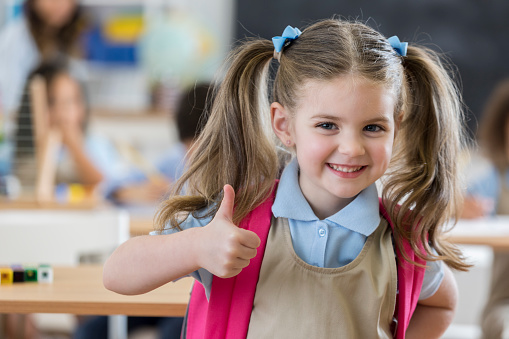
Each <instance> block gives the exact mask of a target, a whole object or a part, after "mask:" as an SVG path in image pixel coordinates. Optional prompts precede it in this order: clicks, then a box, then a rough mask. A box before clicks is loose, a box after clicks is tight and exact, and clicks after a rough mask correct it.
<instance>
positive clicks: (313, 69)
mask: <svg viewBox="0 0 509 339" xmlns="http://www.w3.org/2000/svg"><path fill="white" fill-rule="evenodd" d="M273 52H274V46H273V45H272V43H271V41H269V40H264V39H253V40H248V41H246V42H245V43H243V44H242V45H241V46H239V47H237V48H236V49H235V50H234V51H232V53H231V55H230V57H229V59H228V62H229V64H230V67H229V69H228V71H227V73H226V75H225V78H224V80H223V82H222V84H221V85H220V87H219V89H218V92H217V94H216V96H215V101H214V105H213V107H212V109H211V112H210V118H209V120H208V123H207V125H206V126H205V128H204V130H203V132H202V134H201V135H200V137H199V139H198V140H197V143H196V144H195V146H194V149H193V152H192V156H191V158H190V161H189V168H188V170H187V171H186V172H185V174H184V175H183V176H182V177H181V178H180V180H178V182H177V183H176V185H175V187H174V189H173V194H172V195H171V196H170V198H169V199H168V200H167V201H166V202H165V203H164V205H163V206H162V207H161V209H160V211H159V213H158V215H157V223H158V226H159V229H160V230H162V229H163V228H165V226H166V224H167V223H168V222H169V223H170V227H177V228H179V222H181V220H182V219H181V218H179V217H181V213H182V212H185V213H193V212H196V211H198V210H200V209H202V208H205V207H210V213H209V214H208V216H210V215H213V214H215V212H216V211H217V208H218V207H219V202H220V201H221V190H222V188H223V186H224V185H225V184H231V185H232V186H233V188H234V190H235V192H236V196H235V213H234V220H233V221H234V223H238V222H239V221H240V220H242V219H243V218H244V217H245V216H246V215H247V214H248V213H249V212H250V211H251V210H253V209H254V208H255V207H256V206H258V205H259V204H260V203H261V202H263V201H264V199H266V197H267V196H268V194H269V193H270V191H271V189H272V187H273V184H274V179H276V177H277V175H278V170H279V165H278V154H277V151H276V150H277V149H278V148H277V147H276V146H277V142H276V140H275V137H274V133H273V132H272V130H271V128H270V114H269V106H270V102H269V96H268V91H267V88H268V79H267V78H268V77H267V75H268V71H267V69H268V66H269V62H270V60H271V59H272V57H273ZM346 74H351V75H355V76H360V77H363V78H366V79H369V80H371V81H373V82H374V83H377V84H380V85H383V86H387V88H389V89H391V90H392V91H393V93H394V95H395V97H396V98H397V104H396V107H395V112H394V114H395V120H396V121H401V124H400V128H399V132H398V135H397V137H396V141H395V146H394V147H395V149H394V156H393V159H392V160H391V166H390V167H389V170H388V172H387V175H385V176H384V191H383V201H384V204H385V205H386V207H387V211H388V213H389V215H390V218H391V220H392V221H393V223H394V226H395V229H394V234H395V237H394V238H395V241H396V244H397V246H398V247H399V248H400V249H402V247H401V246H402V240H403V239H406V240H408V241H409V242H410V244H411V246H412V248H413V249H414V251H415V252H416V254H417V255H418V256H419V257H421V258H423V259H427V260H445V262H446V263H447V264H449V265H450V266H452V267H454V268H457V269H466V268H467V267H468V265H466V264H465V263H464V262H463V259H462V257H461V253H460V252H459V251H458V250H457V249H456V248H455V247H454V246H453V245H452V244H450V243H448V242H446V241H445V240H443V239H442V238H441V237H440V233H441V228H440V226H441V225H443V224H445V223H446V222H447V221H448V220H449V219H450V218H451V217H452V216H453V215H454V212H455V207H456V203H457V202H458V200H457V199H458V198H459V197H460V194H459V182H458V169H457V166H456V158H457V155H458V152H459V149H460V146H461V142H462V130H461V128H462V126H461V121H462V110H461V101H460V96H459V94H458V90H457V88H456V86H455V84H454V82H453V81H452V80H451V78H450V77H449V76H448V73H447V70H446V69H445V67H444V66H443V64H442V63H441V61H440V59H439V57H438V56H437V54H436V53H434V52H433V51H431V50H430V49H427V48H423V47H417V46H415V45H410V46H409V47H408V52H407V56H406V57H404V58H402V57H400V56H399V55H398V54H397V53H396V52H395V51H394V49H393V48H392V47H391V45H390V44H389V42H388V41H387V39H386V38H385V37H384V36H382V35H381V34H380V33H378V32H377V31H375V30H373V29H372V28H370V27H368V26H366V25H364V24H362V23H359V22H349V21H343V20H339V19H328V20H323V21H319V22H317V23H315V24H313V25H311V26H309V27H307V28H306V29H305V30H303V32H302V35H301V36H300V37H299V38H298V39H296V40H294V41H293V42H291V43H290V44H289V45H288V46H286V47H285V48H284V50H283V52H282V54H281V59H280V66H279V69H278V70H277V73H276V76H275V79H274V83H273V93H272V95H273V100H274V101H276V102H279V103H280V104H281V105H283V106H285V107H288V108H290V109H292V108H294V107H295V106H296V105H297V104H298V103H297V102H296V98H298V97H299V95H298V94H299V91H300V90H301V88H302V87H303V84H304V83H305V82H306V81H308V80H319V81H329V80H331V79H334V78H336V77H338V76H341V75H346ZM184 188H185V189H186V193H187V194H188V195H187V196H180V195H179V193H180V192H182V191H183V190H184ZM214 204H215V205H214ZM398 204H401V207H399V206H398ZM411 209H412V210H413V213H407V212H408V211H410V210H411ZM430 245H431V246H433V247H434V248H435V249H436V252H437V255H434V254H433V253H432V251H431V248H430ZM422 248H424V249H425V253H423V251H422ZM402 253H404V251H402ZM406 259H407V260H409V258H406Z"/></svg>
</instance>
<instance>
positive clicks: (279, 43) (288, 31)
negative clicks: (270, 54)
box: [272, 26, 302, 53]
mask: <svg viewBox="0 0 509 339" xmlns="http://www.w3.org/2000/svg"><path fill="white" fill-rule="evenodd" d="M301 34H302V32H301V31H300V29H298V28H297V27H295V28H293V27H292V26H286V28H285V30H284V32H283V34H282V35H281V36H275V37H273V38H272V43H273V44H274V48H275V49H276V53H279V52H281V50H282V49H283V46H284V44H285V42H286V40H287V39H288V40H295V39H297V38H298V37H299V35H301Z"/></svg>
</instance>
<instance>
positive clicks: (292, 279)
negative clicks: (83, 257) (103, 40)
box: [104, 19, 466, 338]
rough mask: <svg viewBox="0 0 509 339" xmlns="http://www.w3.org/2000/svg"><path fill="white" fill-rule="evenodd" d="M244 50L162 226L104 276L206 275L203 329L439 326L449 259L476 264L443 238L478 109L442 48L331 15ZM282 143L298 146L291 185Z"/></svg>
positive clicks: (196, 307) (452, 292)
mask: <svg viewBox="0 0 509 339" xmlns="http://www.w3.org/2000/svg"><path fill="white" fill-rule="evenodd" d="M272 58H275V59H276V60H277V65H278V66H279V68H278V70H277V72H276V73H275V79H274V80H273V83H271V84H272V88H273V93H272V97H271V99H270V101H269V96H268V94H267V90H266V89H267V88H268V87H269V86H268V84H269V81H268V79H267V78H268V75H269V74H270V72H268V68H269V64H270V61H271V59H272ZM230 62H231V65H230V67H229V70H228V72H227V73H226V76H225V79H224V80H223V82H222V84H221V86H220V88H219V90H218V93H217V94H216V97H215V101H214V106H213V107H212V110H211V115H210V117H209V120H208V122H207V124H206V126H205V128H204V131H203V133H202V134H201V136H200V137H199V139H198V141H197V144H196V146H195V149H194V151H193V154H192V157H191V159H190V165H189V169H188V170H187V171H186V173H184V175H183V176H182V178H181V179H180V180H179V181H178V182H177V186H176V188H175V191H174V195H173V196H171V197H170V198H169V199H168V201H166V203H165V205H164V206H163V207H162V209H161V211H160V214H159V217H158V220H159V223H160V225H159V231H158V232H157V233H158V234H161V235H160V236H146V237H137V238H133V239H131V240H129V241H128V242H126V243H124V244H123V245H122V246H120V247H119V248H118V249H117V250H116V251H115V252H114V253H113V255H112V256H111V257H110V258H109V260H108V261H107V263H106V264H105V267H104V283H105V286H106V287H107V288H108V289H111V290H113V291H116V292H118V293H123V294H137V293H144V292H147V291H150V290H152V289H154V288H156V287H158V286H160V285H162V284H165V283H167V282H169V281H173V280H176V279H178V278H180V277H183V276H185V275H192V276H193V277H195V278H196V280H198V281H199V282H200V283H201V284H198V283H195V286H194V288H193V292H192V296H191V300H190V305H189V309H188V318H187V327H186V328H185V329H184V333H183V335H184V337H187V338H198V337H200V338H225V337H227V338H245V337H248V338H268V337H270V338H375V337H382V338H388V337H393V336H395V337H397V338H403V337H404V336H405V333H406V335H407V336H408V337H409V338H438V337H440V335H441V334H442V333H443V332H444V331H445V329H446V328H447V326H448V325H449V323H450V322H451V321H452V316H453V313H454V307H455V304H456V297H457V291H456V287H455V283H454V279H453V277H452V275H451V272H450V270H449V269H448V268H447V266H445V265H442V264H440V262H441V261H444V262H445V263H446V264H448V265H449V266H451V267H453V268H456V269H465V268H466V265H465V264H464V263H463V262H462V258H461V255H460V253H459V252H458V251H457V250H456V249H455V248H454V247H453V246H452V245H451V244H449V243H447V242H445V241H444V240H443V239H442V238H441V237H440V234H441V228H440V225H442V224H444V223H445V222H446V221H448V219H449V218H450V217H451V216H452V215H453V214H454V213H453V212H454V211H455V202H456V197H457V193H458V192H459V190H458V186H459V185H458V179H457V168H456V165H455V163H456V156H457V152H458V150H459V148H460V142H461V124H460V120H461V119H460V117H461V109H460V100H459V97H458V92H457V89H456V87H455V85H454V84H453V82H452V81H451V79H450V78H449V77H448V75H447V72H446V70H445V69H444V67H443V66H442V64H441V62H440V60H439V58H438V57H437V56H436V55H435V54H434V53H433V52H432V51H430V50H428V49H426V48H422V47H417V46H413V45H410V46H408V50H407V45H406V43H400V42H399V39H397V38H396V37H393V38H391V39H390V40H388V39H386V38H385V37H384V36H382V35H381V34H380V33H378V32H376V31H374V30H373V29H371V28H369V27H367V26H365V25H364V24H361V23H357V22H347V21H342V20H334V19H331V20H323V21H320V22H318V23H316V24H313V25H311V26H309V27H308V28H306V29H305V30H304V31H303V32H302V33H301V32H300V31H299V30H298V29H294V28H292V27H290V26H289V27H287V29H286V30H285V31H284V33H283V35H282V37H274V38H273V42H271V41H267V40H263V39H255V40H251V41H248V42H246V43H245V44H243V45H241V46H240V47H238V48H237V49H236V50H235V51H234V52H233V53H232V57H231V59H230ZM271 102H272V103H271ZM271 130H272V131H273V132H274V133H275V135H276V136H277V139H278V143H276V142H275V141H276V139H275V138H273V135H274V134H273V132H272V131H271ZM279 142H280V143H279ZM278 144H279V147H278V146H277V145H278ZM283 146H284V147H286V148H287V149H288V150H290V151H292V153H293V154H294V157H293V160H292V161H291V162H290V163H289V164H288V165H287V166H286V168H285V170H284V171H283V173H282V175H281V178H280V181H279V184H278V183H277V182H276V183H275V179H276V177H277V175H278V173H279V166H278V163H279V160H278V154H277V151H278V150H279V149H281V148H282V147H283ZM389 165H390V166H389ZM383 176H384V177H385V178H384V179H385V180H384V190H383V192H382V194H383V200H381V203H379V199H378V195H377V189H376V186H375V182H376V181H377V180H378V179H380V178H382V177H383ZM183 190H185V192H186V194H187V195H186V196H180V195H179V193H180V192H182V191H183ZM398 204H400V205H398ZM177 231H178V232H177ZM262 259H263V260H262ZM426 260H427V261H428V262H427V264H428V266H429V268H428V269H426V272H425V273H424V271H425V270H424V268H423V267H424V266H425V265H426ZM423 276H424V277H423ZM202 286H203V287H202Z"/></svg>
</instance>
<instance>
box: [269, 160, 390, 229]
mask: <svg viewBox="0 0 509 339" xmlns="http://www.w3.org/2000/svg"><path fill="white" fill-rule="evenodd" d="M290 197H291V198H290ZM272 213H273V214H274V216H275V217H277V218H278V217H283V218H288V219H293V220H297V221H317V220H319V219H318V218H317V217H316V215H315V213H314V212H313V210H312V209H311V206H309V203H308V202H307V200H306V198H305V197H304V195H303V194H302V191H301V189H300V186H299V165H298V163H297V159H296V158H294V159H293V160H292V161H291V162H290V163H289V164H288V165H287V166H286V168H285V170H284V171H283V174H282V175H281V179H280V181H279V185H278V188H277V192H276V199H275V201H274V204H273V205H272ZM326 220H329V221H331V222H333V223H335V224H338V225H340V226H342V227H345V228H348V229H349V230H351V231H354V232H357V233H361V234H363V235H365V236H369V235H370V234H371V233H373V231H374V230H375V229H376V228H377V227H378V224H379V223H380V212H379V203H378V192H377V189H376V185H375V184H372V185H370V186H369V187H367V188H366V189H364V190H363V191H362V192H361V193H359V194H358V195H357V197H355V199H354V200H353V201H352V202H350V203H349V204H348V205H347V206H345V207H344V208H343V209H341V210H340V211H338V212H337V213H335V214H334V215H332V216H330V217H328V218H326Z"/></svg>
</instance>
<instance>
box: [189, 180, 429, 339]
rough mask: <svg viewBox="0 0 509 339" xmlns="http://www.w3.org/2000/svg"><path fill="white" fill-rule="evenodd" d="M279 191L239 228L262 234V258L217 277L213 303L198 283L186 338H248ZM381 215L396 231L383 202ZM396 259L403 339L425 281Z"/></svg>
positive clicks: (398, 316) (421, 274)
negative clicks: (230, 275) (235, 274)
mask: <svg viewBox="0 0 509 339" xmlns="http://www.w3.org/2000/svg"><path fill="white" fill-rule="evenodd" d="M276 187H277V182H276V184H275V185H274V189H273V191H272V193H271V195H270V196H269V198H268V199H267V200H265V201H264V202H263V203H262V204H261V205H260V206H258V207H257V208H255V209H254V210H253V211H251V213H249V214H248V215H247V216H246V218H244V219H243V220H242V222H241V223H240V226H239V227H242V228H244V229H249V230H251V231H253V232H255V233H256V234H258V236H259V237H260V240H261V244H260V247H259V248H258V254H257V255H256V257H255V258H253V259H251V263H250V264H249V266H247V267H246V268H244V269H243V270H242V272H241V273H240V274H238V275H237V276H235V277H232V278H228V279H221V278H218V277H215V276H214V277H213V280H212V287H211V292H210V298H209V300H207V298H206V296H205V289H204V287H203V286H202V285H201V284H200V283H199V282H198V281H195V283H194V287H193V291H192V293H191V299H190V301H189V306H188V314H187V325H186V327H185V329H184V333H183V334H182V338H186V339H198V338H199V339H204V338H206V339H224V338H234V339H237V338H246V336H247V330H248V327H249V319H250V318H251V310H252V309H253V301H254V295H255V291H256V284H257V282H258V277H259V274H260V268H261V265H262V259H263V254H264V252H265V246H266V244H267V236H268V234H269V229H270V222H271V217H272V210H271V207H272V204H273V202H274V198H275V192H276ZM380 211H381V213H382V215H383V217H384V218H385V219H387V220H388V221H389V224H390V225H391V227H392V228H394V226H393V224H392V222H391V221H390V219H389V216H388V214H387V211H386V210H385V208H384V207H383V205H382V201H381V200H380ZM404 249H405V251H406V253H407V254H408V256H409V258H410V259H412V260H414V261H415V262H418V263H421V264H425V261H424V260H422V259H420V258H418V257H417V256H416V255H415V253H414V252H413V251H412V249H411V247H410V244H408V243H404ZM396 255H397V257H398V289H399V294H398V299H397V303H396V314H395V317H396V319H397V321H398V325H397V329H396V336H395V338H397V339H403V338H405V332H406V329H407V327H408V324H409V322H410V318H411V316H412V314H413V312H414V310H415V307H416V306H417V301H418V298H419V294H420V291H421V287H422V281H423V278H424V269H423V268H419V267H416V266H414V265H411V264H409V263H408V262H406V261H405V260H403V257H402V255H401V253H400V252H399V251H398V250H396Z"/></svg>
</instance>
